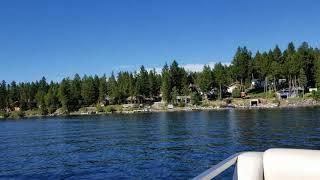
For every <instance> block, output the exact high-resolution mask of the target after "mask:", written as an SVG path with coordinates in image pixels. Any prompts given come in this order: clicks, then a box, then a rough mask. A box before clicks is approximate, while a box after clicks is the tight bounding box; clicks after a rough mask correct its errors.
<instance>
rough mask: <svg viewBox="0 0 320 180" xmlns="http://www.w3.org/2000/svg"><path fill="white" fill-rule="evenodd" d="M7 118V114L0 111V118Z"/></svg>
mask: <svg viewBox="0 0 320 180" xmlns="http://www.w3.org/2000/svg"><path fill="white" fill-rule="evenodd" d="M7 117H9V113H7V112H5V111H0V118H7Z"/></svg>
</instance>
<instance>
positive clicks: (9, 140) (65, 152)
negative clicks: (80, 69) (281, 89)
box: [0, 108, 320, 179]
mask: <svg viewBox="0 0 320 180" xmlns="http://www.w3.org/2000/svg"><path fill="white" fill-rule="evenodd" d="M319 133H320V109H318V108H302V109H278V110H250V111H249V110H248V111H237V110H229V111H218V112H177V113H153V114H133V115H132V114H130V115H107V116H83V117H64V118H61V117H59V118H43V119H39V118H36V119H34V118H32V119H23V120H4V121H0V178H3V179H7V178H14V179H188V178H192V177H194V176H196V175H198V174H199V173H201V172H202V171H204V170H206V169H207V168H209V167H210V166H212V165H214V164H216V163H217V162H219V161H221V160H223V159H225V158H227V157H228V156H230V155H232V154H234V153H236V152H240V151H248V150H254V151H263V150H266V149H268V148H272V147H290V148H310V149H320V134H319ZM230 174H231V171H229V172H227V173H225V174H224V175H222V176H221V177H220V178H221V179H226V178H227V177H229V176H230Z"/></svg>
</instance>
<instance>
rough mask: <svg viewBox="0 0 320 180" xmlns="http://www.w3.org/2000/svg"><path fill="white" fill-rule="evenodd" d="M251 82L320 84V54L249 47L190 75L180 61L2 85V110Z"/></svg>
mask: <svg viewBox="0 0 320 180" xmlns="http://www.w3.org/2000/svg"><path fill="white" fill-rule="evenodd" d="M252 79H260V80H263V81H265V84H266V87H265V88H268V89H269V90H272V91H276V90H277V89H278V88H279V86H278V80H279V79H286V82H287V86H288V88H292V87H298V86H299V87H302V88H304V89H307V87H319V86H320V51H319V49H318V48H312V47H310V46H309V45H308V44H307V43H306V42H304V43H302V44H301V45H300V46H299V47H298V48H295V46H294V44H293V43H289V44H288V46H287V48H286V49H285V50H284V51H281V50H280V48H279V47H278V46H276V47H275V48H273V49H271V50H269V51H267V52H260V51H258V52H256V53H255V54H254V55H253V54H252V52H251V51H250V50H248V49H247V48H246V47H239V48H238V49H237V51H236V54H235V56H234V58H233V60H232V62H231V64H230V65H223V64H222V63H217V64H215V65H214V67H209V66H207V65H206V66H204V68H203V70H202V71H201V72H189V71H187V70H185V69H184V68H183V67H181V66H179V65H178V63H177V62H176V61H173V62H172V63H171V64H170V65H167V64H165V65H164V67H163V69H162V72H161V73H157V72H156V71H155V70H154V69H153V70H150V71H147V70H146V69H145V68H144V66H141V68H140V70H139V71H138V72H127V71H125V72H119V73H118V74H117V75H114V74H113V73H112V74H111V76H110V77H107V76H106V75H104V76H102V77H99V76H97V75H95V76H86V75H85V76H83V77H80V76H79V75H78V74H76V75H75V76H74V77H73V78H65V79H63V80H62V81H61V82H59V83H56V82H50V83H48V82H47V81H46V79H45V78H42V79H41V80H40V81H35V82H26V83H25V82H21V83H16V82H15V81H13V82H11V83H8V84H7V83H6V82H5V81H2V83H1V85H0V110H3V111H4V110H13V109H14V108H15V107H19V108H20V109H21V110H23V111H25V110H33V109H40V110H41V113H42V114H47V113H53V112H55V111H56V110H57V109H59V108H63V110H65V111H68V112H70V111H76V110H78V109H79V108H81V107H87V106H92V105H96V104H99V103H104V102H105V101H106V100H107V101H109V102H110V103H111V104H121V103H125V102H126V100H127V99H128V98H129V97H134V96H141V97H144V98H149V99H159V98H160V97H161V98H162V100H163V101H165V102H172V101H173V100H175V98H176V97H177V96H179V95H191V96H197V97H199V96H200V97H201V95H203V94H207V93H209V92H212V90H213V89H214V90H215V92H216V93H217V94H216V95H217V98H223V96H224V89H225V87H226V86H228V85H229V84H231V83H233V82H236V81H237V82H239V83H240V84H241V87H242V88H243V90H244V89H245V87H248V86H249V85H250V83H251V80H252Z"/></svg>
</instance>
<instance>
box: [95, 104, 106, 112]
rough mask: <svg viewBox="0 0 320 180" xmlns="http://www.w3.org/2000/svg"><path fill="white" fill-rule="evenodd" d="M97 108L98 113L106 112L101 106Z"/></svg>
mask: <svg viewBox="0 0 320 180" xmlns="http://www.w3.org/2000/svg"><path fill="white" fill-rule="evenodd" d="M96 108H97V112H104V110H103V108H102V106H101V105H100V104H98V105H97V106H96Z"/></svg>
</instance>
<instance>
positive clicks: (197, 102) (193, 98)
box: [191, 92, 202, 105]
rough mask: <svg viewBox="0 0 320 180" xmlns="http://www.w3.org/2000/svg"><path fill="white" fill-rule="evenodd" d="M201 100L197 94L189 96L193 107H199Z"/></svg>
mask: <svg viewBox="0 0 320 180" xmlns="http://www.w3.org/2000/svg"><path fill="white" fill-rule="evenodd" d="M201 100H202V98H201V95H200V94H199V93H195V92H194V93H192V95H191V103H192V104H193V105H200V104H201Z"/></svg>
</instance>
